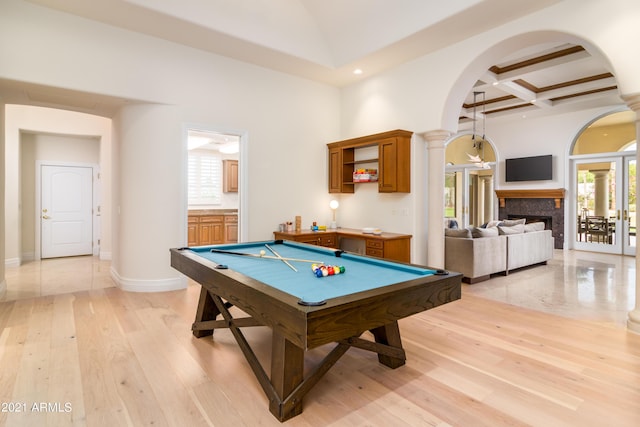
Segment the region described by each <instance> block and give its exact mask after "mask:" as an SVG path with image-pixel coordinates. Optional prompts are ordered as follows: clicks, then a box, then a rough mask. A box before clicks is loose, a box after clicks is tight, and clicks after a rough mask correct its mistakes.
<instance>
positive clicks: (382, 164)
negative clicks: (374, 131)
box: [378, 138, 411, 193]
mask: <svg viewBox="0 0 640 427" xmlns="http://www.w3.org/2000/svg"><path fill="white" fill-rule="evenodd" d="M410 142H411V140H410V139H402V138H387V139H384V140H382V141H380V143H379V144H378V151H379V153H380V154H379V159H378V165H379V166H378V167H379V170H378V191H380V192H381V193H410V192H411V147H410Z"/></svg>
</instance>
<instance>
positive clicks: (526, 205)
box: [496, 189, 564, 249]
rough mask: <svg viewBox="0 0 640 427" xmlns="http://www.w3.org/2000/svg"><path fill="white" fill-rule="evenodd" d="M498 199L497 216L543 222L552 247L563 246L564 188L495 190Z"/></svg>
mask: <svg viewBox="0 0 640 427" xmlns="http://www.w3.org/2000/svg"><path fill="white" fill-rule="evenodd" d="M496 195H497V196H498V199H499V201H500V208H499V211H498V217H499V218H506V219H510V218H511V219H513V218H526V219H527V222H540V221H542V222H544V224H545V229H548V230H551V233H552V235H553V240H554V245H553V246H554V248H556V249H562V248H563V247H564V189H552V190H496Z"/></svg>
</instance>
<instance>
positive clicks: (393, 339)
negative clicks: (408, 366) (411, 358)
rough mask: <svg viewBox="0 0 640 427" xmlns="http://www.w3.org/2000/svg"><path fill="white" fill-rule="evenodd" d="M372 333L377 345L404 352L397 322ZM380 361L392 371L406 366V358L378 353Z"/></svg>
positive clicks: (376, 329)
mask: <svg viewBox="0 0 640 427" xmlns="http://www.w3.org/2000/svg"><path fill="white" fill-rule="evenodd" d="M371 333H372V334H373V336H374V337H375V340H376V342H377V343H380V344H385V345H388V346H390V347H395V348H399V349H401V350H402V339H401V338H400V328H399V327H398V322H397V321H395V322H392V323H388V324H386V325H384V326H380V327H378V328H375V329H371ZM378 361H379V362H380V363H382V364H383V365H386V366H388V367H390V368H391V369H395V368H398V367H400V366H402V365H404V364H405V359H404V358H398V357H392V356H387V355H384V354H380V353H378Z"/></svg>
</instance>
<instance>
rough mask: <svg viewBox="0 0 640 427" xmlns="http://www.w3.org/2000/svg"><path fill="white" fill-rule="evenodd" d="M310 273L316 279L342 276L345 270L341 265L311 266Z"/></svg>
mask: <svg viewBox="0 0 640 427" xmlns="http://www.w3.org/2000/svg"><path fill="white" fill-rule="evenodd" d="M311 271H313V274H315V275H316V277H327V276H335V275H336V274H344V271H345V269H344V267H343V266H341V265H324V264H311Z"/></svg>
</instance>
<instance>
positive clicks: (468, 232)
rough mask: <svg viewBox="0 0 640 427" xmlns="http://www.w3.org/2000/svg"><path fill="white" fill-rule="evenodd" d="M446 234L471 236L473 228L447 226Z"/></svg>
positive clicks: (449, 235)
mask: <svg viewBox="0 0 640 427" xmlns="http://www.w3.org/2000/svg"><path fill="white" fill-rule="evenodd" d="M444 235H445V236H446V237H462V238H471V230H469V229H467V228H445V229H444Z"/></svg>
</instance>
